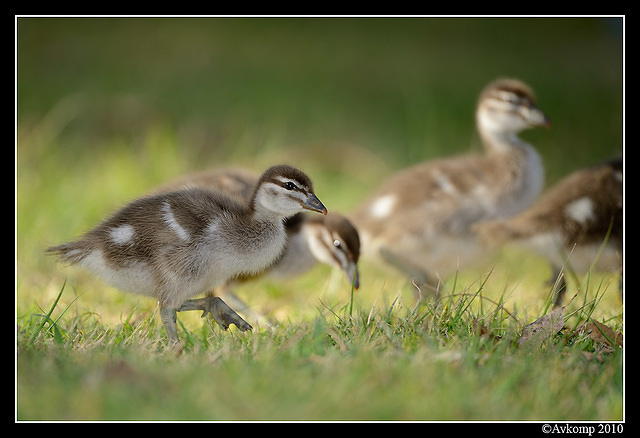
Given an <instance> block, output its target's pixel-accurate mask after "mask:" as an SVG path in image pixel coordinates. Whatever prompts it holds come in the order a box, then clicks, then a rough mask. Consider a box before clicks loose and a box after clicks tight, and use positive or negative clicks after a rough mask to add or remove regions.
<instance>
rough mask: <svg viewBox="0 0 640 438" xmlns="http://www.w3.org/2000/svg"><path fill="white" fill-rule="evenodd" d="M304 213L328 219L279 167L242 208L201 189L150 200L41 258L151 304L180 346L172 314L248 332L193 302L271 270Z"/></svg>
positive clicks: (225, 310) (223, 310)
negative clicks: (193, 313)
mask: <svg viewBox="0 0 640 438" xmlns="http://www.w3.org/2000/svg"><path fill="white" fill-rule="evenodd" d="M303 210H310V211H314V212H319V213H322V214H326V213H327V209H326V208H325V206H324V205H323V204H322V202H320V200H319V199H318V198H317V196H316V195H315V193H314V190H313V184H312V182H311V180H310V178H309V177H308V176H307V175H306V174H305V173H303V172H302V171H300V170H298V169H296V168H294V167H291V166H287V165H278V166H274V167H271V168H269V169H268V170H266V171H265V172H264V173H263V174H262V176H261V177H260V178H259V180H258V181H257V183H256V184H255V187H254V189H253V191H252V195H251V198H250V199H249V200H248V202H247V201H245V202H240V201H238V200H237V199H235V198H234V197H232V196H229V195H227V194H225V193H223V192H215V191H212V190H204V189H200V188H187V189H183V190H177V191H172V192H167V193H160V194H154V195H150V196H146V197H142V198H140V199H136V200H134V201H132V202H131V203H130V204H128V205H126V206H125V207H124V208H122V209H121V210H119V211H118V212H116V213H115V214H114V215H113V216H111V217H110V218H108V219H106V220H105V221H104V222H102V223H101V224H99V225H98V226H96V227H95V228H93V229H92V230H90V231H89V232H87V233H86V234H84V235H83V236H82V237H81V238H80V239H79V240H76V241H73V242H70V243H64V244H61V245H58V246H54V247H51V248H49V249H48V250H47V252H48V253H50V254H55V255H57V256H58V257H59V258H60V259H61V260H62V261H64V262H67V263H71V264H76V265H80V266H82V267H84V268H87V269H88V270H89V271H92V272H93V273H94V274H96V275H97V276H98V277H101V278H102V279H104V280H105V281H106V282H107V283H109V284H111V285H112V286H114V287H116V288H118V289H121V290H124V291H128V292H133V293H138V294H142V295H147V296H151V297H154V298H156V299H157V300H158V302H159V305H160V316H161V319H162V323H163V325H164V328H165V332H166V334H167V337H168V339H169V340H170V341H171V342H173V343H178V342H179V340H178V333H177V325H176V318H177V315H176V312H181V311H186V310H202V311H203V312H204V313H203V316H205V315H206V314H207V313H210V314H211V316H212V317H213V318H214V319H215V321H216V322H217V323H218V324H219V325H220V326H221V327H222V328H223V329H225V330H226V329H227V328H228V326H229V325H230V324H235V325H236V326H237V327H238V328H239V329H240V330H241V331H246V330H250V329H251V326H250V325H249V324H248V323H247V322H246V321H244V320H243V319H242V318H241V317H240V316H239V315H238V314H237V313H236V312H235V311H233V310H232V309H231V308H230V307H229V306H227V305H226V304H225V303H224V301H222V300H221V299H220V298H219V297H205V298H199V299H193V297H194V296H197V295H200V294H204V293H206V292H207V291H210V290H211V289H212V288H213V287H215V286H216V285H221V284H224V283H225V282H227V281H229V279H232V278H235V277H237V276H240V275H243V274H254V273H258V272H260V271H262V270H264V269H266V268H267V267H268V266H270V265H271V264H272V263H273V262H274V261H275V260H276V259H277V258H278V257H279V256H280V255H281V253H282V252H283V250H284V248H285V246H286V242H287V236H286V231H285V228H284V224H283V219H285V218H288V217H291V216H294V215H295V214H296V213H299V212H300V211H303Z"/></svg>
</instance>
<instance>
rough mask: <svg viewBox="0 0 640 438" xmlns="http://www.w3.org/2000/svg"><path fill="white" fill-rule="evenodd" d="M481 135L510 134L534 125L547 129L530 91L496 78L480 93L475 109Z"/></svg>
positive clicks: (545, 121) (515, 82)
mask: <svg viewBox="0 0 640 438" xmlns="http://www.w3.org/2000/svg"><path fill="white" fill-rule="evenodd" d="M476 120H477V124H478V129H479V130H480V132H481V134H483V135H487V134H488V135H507V136H508V135H514V134H517V133H518V132H520V131H522V130H523V129H527V128H531V127H534V126H545V127H549V126H550V122H549V119H548V118H547V116H546V115H545V114H544V113H543V112H542V111H541V110H540V108H538V106H537V105H536V100H535V96H534V94H533V91H532V90H531V88H530V87H529V86H528V85H526V84H525V83H524V82H521V81H519V80H517V79H498V80H496V81H493V82H491V83H490V84H489V85H487V86H486V87H485V89H484V90H483V91H482V93H481V94H480V98H479V100H478V106H477V110H476Z"/></svg>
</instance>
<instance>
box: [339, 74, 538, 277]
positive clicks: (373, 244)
mask: <svg viewBox="0 0 640 438" xmlns="http://www.w3.org/2000/svg"><path fill="white" fill-rule="evenodd" d="M476 125H477V129H478V131H479V134H480V138H481V140H482V142H483V144H484V149H485V150H484V153H483V154H467V155H461V156H454V157H447V158H441V159H436V160H432V161H427V162H424V163H420V164H417V165H414V166H412V167H409V168H407V169H404V170H401V171H400V172H398V173H397V174H395V175H393V176H392V177H391V178H390V179H388V180H387V181H386V182H383V183H382V185H381V186H380V187H379V188H378V189H377V191H375V192H374V194H373V195H372V196H371V197H370V198H369V199H368V200H367V201H366V202H365V203H363V204H362V205H361V207H360V208H359V209H357V210H356V211H355V212H354V214H353V215H352V216H351V218H352V220H353V221H354V224H355V226H356V227H357V228H358V231H359V232H360V238H361V242H362V252H363V255H365V256H370V257H374V258H378V259H382V260H384V261H386V262H387V263H390V264H391V265H393V266H395V267H396V268H399V269H400V270H401V271H403V272H404V273H405V274H406V275H408V276H409V277H410V278H411V279H412V280H414V281H415V282H417V283H418V284H422V285H429V286H431V287H433V286H434V284H435V277H437V276H439V275H446V274H448V273H450V272H452V271H454V270H455V269H456V267H457V266H459V265H464V264H466V263H468V262H471V261H473V260H475V259H476V257H478V256H479V251H483V247H482V246H481V245H478V244H477V242H475V241H474V240H473V236H472V234H471V232H470V225H471V224H473V223H475V222H477V221H480V220H486V219H491V218H500V217H506V216H510V215H512V214H515V213H518V212H519V211H522V210H523V209H525V208H526V207H527V206H529V205H530V204H531V203H533V201H534V200H535V199H536V198H537V197H538V195H539V194H540V192H541V190H542V187H543V182H544V168H543V165H542V160H541V159H540V156H539V155H538V153H537V152H536V150H535V149H534V148H533V146H531V145H530V144H528V143H526V142H525V141H523V140H522V139H520V138H519V137H518V136H517V134H518V133H519V132H520V131H522V130H524V129H526V128H531V127H534V126H548V125H549V121H548V119H547V117H546V116H545V114H544V113H543V112H542V111H541V110H540V109H539V108H538V107H537V106H536V103H535V99H534V96H533V93H532V91H531V89H530V88H529V87H528V86H527V85H526V84H524V83H523V82H521V81H519V80H515V79H499V80H496V81H494V82H492V83H490V84H489V85H487V86H486V87H485V89H484V90H483V91H482V93H481V95H480V98H479V100H478V104H477V109H476Z"/></svg>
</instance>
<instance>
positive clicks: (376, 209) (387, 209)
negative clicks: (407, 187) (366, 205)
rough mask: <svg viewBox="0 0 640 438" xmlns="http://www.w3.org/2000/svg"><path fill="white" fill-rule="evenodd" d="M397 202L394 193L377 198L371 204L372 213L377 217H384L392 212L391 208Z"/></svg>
mask: <svg viewBox="0 0 640 438" xmlns="http://www.w3.org/2000/svg"><path fill="white" fill-rule="evenodd" d="M395 203H396V197H395V196H394V195H386V196H383V197H381V198H378V199H376V200H375V201H373V204H371V214H372V215H373V216H374V217H377V218H384V217H387V216H389V214H391V209H392V208H393V206H394V204H395Z"/></svg>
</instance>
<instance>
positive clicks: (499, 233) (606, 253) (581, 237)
mask: <svg viewBox="0 0 640 438" xmlns="http://www.w3.org/2000/svg"><path fill="white" fill-rule="evenodd" d="M622 184H623V162H622V158H615V159H612V160H610V161H607V162H605V163H601V164H598V165H595V166H592V167H589V168H585V169H581V170H578V171H576V172H573V173H572V174H570V175H569V176H567V177H565V178H564V179H562V180H561V181H560V182H558V183H557V184H556V185H554V186H553V187H552V188H550V189H548V190H547V191H546V192H545V193H544V194H543V195H542V197H541V198H540V199H539V200H538V201H537V202H536V203H535V204H534V205H533V206H531V207H530V208H529V209H527V210H525V211H524V212H522V213H520V214H518V215H515V216H513V217H510V218H507V219H502V220H495V221H488V222H483V223H478V224H476V225H474V231H475V232H476V233H477V235H478V236H479V237H480V238H481V239H482V240H484V241H486V242H488V243H490V244H492V245H500V244H504V243H514V244H516V245H519V246H522V247H525V248H529V249H532V250H534V251H535V252H537V253H538V254H540V255H541V256H542V257H544V258H546V259H547V260H548V261H549V263H550V265H551V267H552V270H553V278H552V280H553V281H554V283H555V282H557V287H556V295H555V299H554V304H555V305H556V306H560V305H562V302H563V299H564V295H565V290H566V282H565V280H564V275H560V274H561V272H562V270H563V269H565V268H566V269H568V270H569V271H570V272H581V273H584V272H588V271H589V269H592V268H593V269H595V270H596V271H604V272H614V271H616V270H620V274H621V278H620V280H621V281H620V287H622V245H623V227H622V225H623V224H622V223H623V205H622V204H623V196H622V194H623V187H622Z"/></svg>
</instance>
